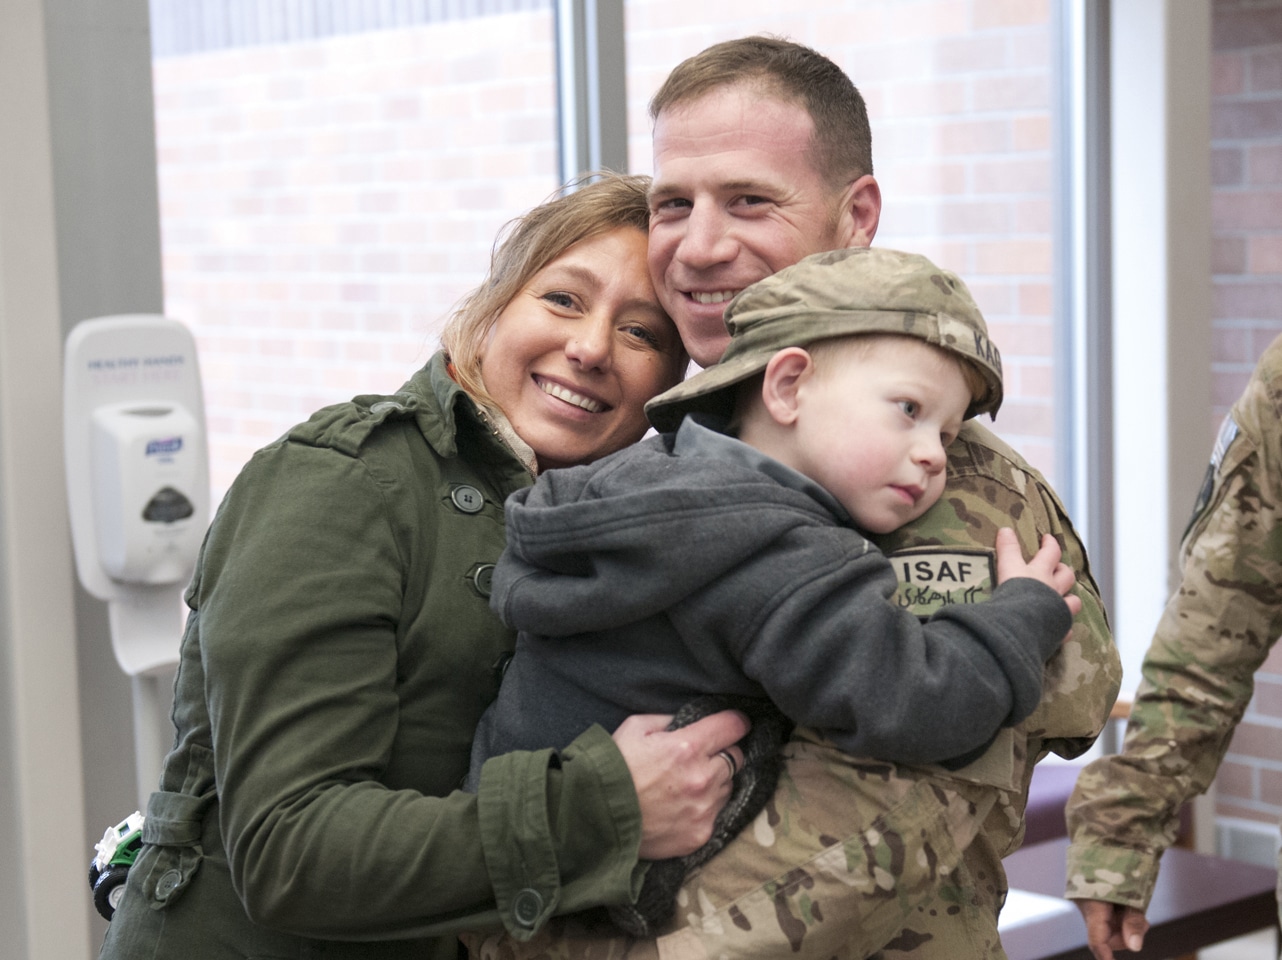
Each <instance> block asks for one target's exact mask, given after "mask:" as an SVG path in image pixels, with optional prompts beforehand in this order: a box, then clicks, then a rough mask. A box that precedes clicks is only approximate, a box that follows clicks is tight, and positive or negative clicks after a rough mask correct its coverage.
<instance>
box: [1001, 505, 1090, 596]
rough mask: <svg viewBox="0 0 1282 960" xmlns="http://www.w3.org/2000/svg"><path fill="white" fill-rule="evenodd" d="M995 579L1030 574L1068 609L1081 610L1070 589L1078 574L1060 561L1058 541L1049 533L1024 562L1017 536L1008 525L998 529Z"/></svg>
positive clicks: (1027, 575)
mask: <svg viewBox="0 0 1282 960" xmlns="http://www.w3.org/2000/svg"><path fill="white" fill-rule="evenodd" d="M996 552H997V582H998V583H1005V582H1006V581H1007V580H1013V579H1014V578H1015V577H1031V578H1032V579H1034V580H1040V581H1041V582H1042V583H1044V584H1046V586H1048V587H1050V588H1051V589H1052V590H1054V591H1055V592H1056V593H1058V594H1059V595H1060V596H1061V597H1063V598H1064V602H1065V603H1066V604H1068V612H1069V613H1071V614H1072V615H1073V616H1077V615H1078V614H1079V613H1081V611H1082V601H1081V600H1079V599H1078V598H1077V597H1074V596H1071V595H1070V594H1069V591H1070V590H1072V589H1073V587H1074V586H1075V585H1076V584H1077V574H1076V573H1074V572H1073V568H1072V567H1070V566H1068V565H1067V564H1064V563H1060V551H1059V544H1058V543H1056V542H1055V538H1054V537H1052V536H1051V535H1050V534H1049V533H1048V534H1046V536H1044V537H1042V547H1041V549H1040V550H1038V551H1037V553H1036V554H1034V556H1033V559H1032V560H1029V561H1028V562H1027V563H1025V562H1024V551H1022V550H1021V549H1020V547H1019V538H1018V537H1017V536H1016V535H1015V531H1014V530H1012V529H1011V528H1010V527H1002V528H1001V529H1000V530H998V531H997V547H996Z"/></svg>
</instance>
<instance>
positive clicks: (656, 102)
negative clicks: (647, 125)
mask: <svg viewBox="0 0 1282 960" xmlns="http://www.w3.org/2000/svg"><path fill="white" fill-rule="evenodd" d="M736 84H748V85H755V86H757V87H758V88H759V89H760V90H761V92H762V93H764V94H768V95H771V96H775V97H778V98H779V99H781V100H784V101H785V102H791V103H797V104H800V105H801V106H802V107H804V108H805V110H806V112H807V113H809V114H810V119H811V120H812V121H813V122H814V126H815V132H814V135H813V138H812V140H811V148H810V153H811V156H810V160H811V163H812V164H813V165H814V167H815V169H816V170H817V171H818V172H819V174H820V175H821V176H823V178H824V179H825V180H827V181H828V182H829V183H830V184H832V185H833V186H834V187H835V188H841V187H844V186H845V185H846V184H848V183H851V182H853V181H854V180H857V179H858V178H859V177H861V176H864V175H865V174H871V173H872V172H873V170H872V130H871V129H870V128H869V126H868V108H867V107H866V106H865V105H864V98H863V97H862V96H860V93H859V91H858V90H857V89H856V88H855V85H854V84H853V83H852V82H851V81H850V78H849V77H848V76H846V74H845V73H844V72H843V71H842V69H841V68H840V67H839V66H837V65H836V64H835V63H833V62H832V61H831V60H829V59H828V58H827V57H825V56H824V55H823V54H821V53H818V52H817V51H815V50H812V49H810V47H806V46H802V45H801V44H799V43H794V42H792V41H791V40H783V39H780V38H778V37H771V36H752V37H741V38H739V39H737V40H727V41H725V42H724V43H717V44H713V45H712V46H710V47H708V48H707V49H706V50H704V51H702V52H701V53H697V54H695V55H694V56H693V57H690V58H689V59H687V60H683V61H682V62H681V63H679V64H678V65H677V66H676V67H675V68H674V69H673V71H672V72H671V73H670V74H668V78H667V79H666V80H665V81H664V82H663V85H662V86H661V87H659V90H658V92H657V93H655V95H654V98H653V99H652V100H651V101H650V118H651V120H658V119H659V115H660V114H661V113H663V111H665V110H669V109H672V108H673V107H678V106H683V105H685V104H688V103H692V102H693V101H695V100H697V99H699V98H700V97H702V96H704V95H705V94H708V93H711V92H712V91H713V90H715V89H718V88H720V87H727V86H733V85H736Z"/></svg>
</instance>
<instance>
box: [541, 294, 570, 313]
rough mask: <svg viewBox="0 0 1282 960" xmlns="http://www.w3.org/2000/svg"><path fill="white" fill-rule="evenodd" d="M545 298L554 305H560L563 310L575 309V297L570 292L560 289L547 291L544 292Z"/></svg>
mask: <svg viewBox="0 0 1282 960" xmlns="http://www.w3.org/2000/svg"><path fill="white" fill-rule="evenodd" d="M543 299H544V300H546V301H547V302H548V303H550V304H552V305H553V306H556V307H560V308H561V309H563V310H572V309H574V298H573V297H572V296H570V295H569V294H568V293H561V292H559V291H554V292H552V293H545V294H543Z"/></svg>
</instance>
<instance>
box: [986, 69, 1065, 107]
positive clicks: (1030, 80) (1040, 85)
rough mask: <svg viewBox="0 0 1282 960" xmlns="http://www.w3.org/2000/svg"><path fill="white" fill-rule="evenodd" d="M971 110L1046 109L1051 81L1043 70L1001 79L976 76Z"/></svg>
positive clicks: (1001, 77)
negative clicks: (972, 108)
mask: <svg viewBox="0 0 1282 960" xmlns="http://www.w3.org/2000/svg"><path fill="white" fill-rule="evenodd" d="M973 87H974V109H975V110H977V111H979V112H989V111H1001V110H1031V109H1042V110H1045V109H1047V105H1048V104H1049V102H1050V77H1049V76H1048V75H1047V74H1046V72H1045V71H1044V70H1043V71H1041V72H1038V73H1024V74H1016V75H1009V76H1000V77H984V76H979V77H977V78H976V79H975V80H974V81H973Z"/></svg>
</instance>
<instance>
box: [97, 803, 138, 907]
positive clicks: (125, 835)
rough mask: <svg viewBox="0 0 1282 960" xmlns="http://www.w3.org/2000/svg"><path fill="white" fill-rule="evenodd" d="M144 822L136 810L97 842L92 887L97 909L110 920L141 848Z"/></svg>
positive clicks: (123, 892) (108, 830) (122, 894)
mask: <svg viewBox="0 0 1282 960" xmlns="http://www.w3.org/2000/svg"><path fill="white" fill-rule="evenodd" d="M142 824H143V815H142V814H141V813H139V812H138V811H137V810H135V811H134V812H133V813H131V814H130V815H129V816H127V817H125V819H124V820H122V821H121V822H120V823H118V824H116V825H115V826H114V827H108V828H107V832H106V833H104V834H103V835H102V839H101V840H99V841H98V842H97V843H96V844H94V849H95V850H97V851H98V853H97V855H96V856H95V857H94V858H93V860H92V861H90V863H89V887H90V889H92V890H93V905H94V909H96V910H97V911H98V912H99V913H100V914H102V916H104V917H105V918H106V919H108V920H110V919H111V918H112V916H113V915H115V912H116V907H118V906H119V905H120V898H121V897H123V896H124V894H125V880H126V879H127V878H128V877H129V868H130V867H132V866H133V865H134V861H135V860H137V859H138V851H139V850H141V849H142Z"/></svg>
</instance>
